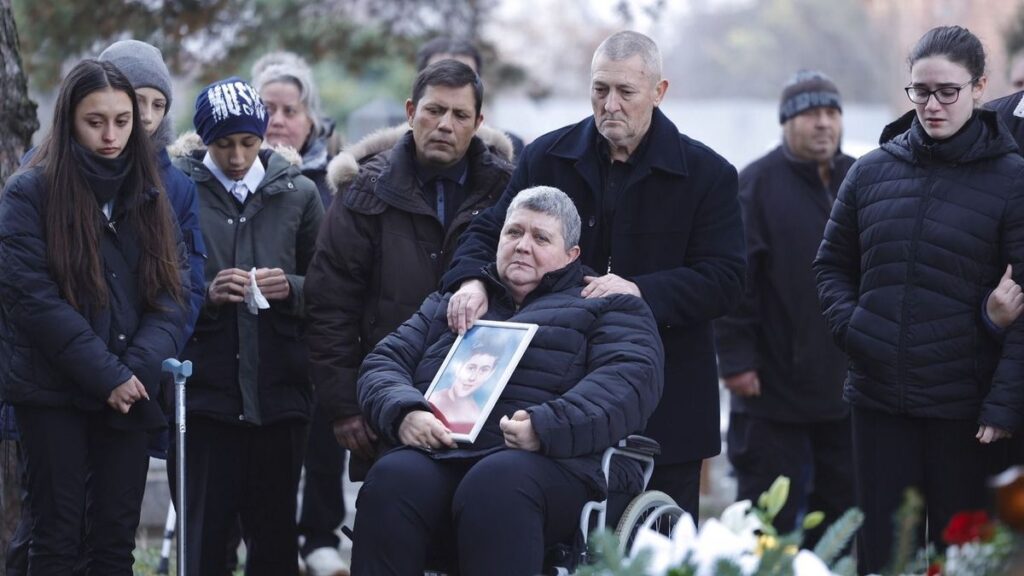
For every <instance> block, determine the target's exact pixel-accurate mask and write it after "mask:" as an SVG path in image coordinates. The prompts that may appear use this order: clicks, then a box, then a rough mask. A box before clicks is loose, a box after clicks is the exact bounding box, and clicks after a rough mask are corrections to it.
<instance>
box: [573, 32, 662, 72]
mask: <svg viewBox="0 0 1024 576" xmlns="http://www.w3.org/2000/svg"><path fill="white" fill-rule="evenodd" d="M602 56H604V57H605V58H608V59H609V60H612V61H615V62H618V61H619V60H628V59H630V58H632V57H633V56H640V59H641V60H643V63H644V72H646V73H648V74H650V75H651V78H652V79H651V82H652V83H657V82H658V81H659V80H661V50H659V49H658V45H657V44H655V43H654V40H651V39H650V38H648V37H647V36H644V35H643V34H641V33H639V32H633V31H632V30H623V31H622V32H616V33H615V34H612V35H611V36H609V37H607V38H605V39H604V42H601V45H600V46H598V47H597V50H594V58H593V60H591V61H590V70H591V71H593V70H594V65H595V64H596V63H597V59H598V58H600V57H602Z"/></svg>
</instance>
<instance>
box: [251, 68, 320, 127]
mask: <svg viewBox="0 0 1024 576" xmlns="http://www.w3.org/2000/svg"><path fill="white" fill-rule="evenodd" d="M275 82H284V83H291V84H294V85H295V86H296V87H297V88H298V89H299V101H300V102H302V104H303V106H305V107H306V114H307V115H309V119H310V120H311V121H312V122H313V135H312V137H313V138H317V137H319V135H320V129H321V128H322V127H323V123H324V120H323V113H322V112H321V109H320V94H319V93H318V92H317V89H316V81H314V80H313V69H312V68H310V67H309V64H307V63H306V61H305V60H304V59H303V58H302V56H299V55H298V54H296V53H294V52H284V51H281V52H270V53H269V54H264V55H263V56H262V57H260V59H259V60H257V61H256V63H255V64H253V65H252V85H253V87H255V88H256V91H257V92H260V93H262V92H263V88H264V87H265V86H266V85H267V84H274V83H275Z"/></svg>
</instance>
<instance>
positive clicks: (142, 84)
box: [99, 40, 171, 109]
mask: <svg viewBox="0 0 1024 576" xmlns="http://www.w3.org/2000/svg"><path fill="white" fill-rule="evenodd" d="M99 59H100V60H104V61H107V62H110V63H112V64H113V65H114V66H117V68H118V69H119V70H121V72H123V73H124V75H125V76H126V77H127V78H128V81H129V82H131V83H132V88H136V89H138V88H155V89H157V90H159V91H160V92H161V93H163V95H164V97H166V98H167V108H168V109H170V107H171V73H170V72H169V71H168V70H167V64H165V63H164V56H163V54H162V53H161V52H160V49H159V48H157V47H156V46H153V45H152V44H146V43H145V42H140V41H138V40H121V41H119V42H114V43H113V44H111V45H110V46H108V47H107V49H106V50H104V51H103V52H101V53H100V57H99Z"/></svg>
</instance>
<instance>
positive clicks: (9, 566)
mask: <svg viewBox="0 0 1024 576" xmlns="http://www.w3.org/2000/svg"><path fill="white" fill-rule="evenodd" d="M24 452H25V451H24V450H23V449H22V448H21V443H20V442H18V450H17V454H16V455H15V457H16V458H17V466H15V468H17V477H18V482H17V484H18V498H19V501H20V502H21V505H20V506H18V510H19V514H18V521H17V526H16V527H15V529H14V532H13V534H11V539H10V542H8V545H7V557H6V558H5V559H4V568H5V569H6V570H7V571H6V572H4V573H3V574H4V576H25V574H28V545H29V541H30V540H29V538H30V536H31V533H32V516H31V515H30V514H29V511H28V505H27V504H26V502H27V501H28V492H27V491H26V490H25V487H26V486H28V478H27V477H26V475H25V454H24Z"/></svg>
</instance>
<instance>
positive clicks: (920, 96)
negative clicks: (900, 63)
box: [904, 78, 977, 104]
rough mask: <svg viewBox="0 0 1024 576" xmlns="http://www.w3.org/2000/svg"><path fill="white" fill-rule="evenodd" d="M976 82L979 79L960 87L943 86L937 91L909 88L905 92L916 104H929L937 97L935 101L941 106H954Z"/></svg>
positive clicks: (919, 87)
mask: <svg viewBox="0 0 1024 576" xmlns="http://www.w3.org/2000/svg"><path fill="white" fill-rule="evenodd" d="M975 81H977V78H971V79H970V80H968V81H967V82H964V83H963V84H961V85H959V86H942V87H941V88H936V89H935V90H929V89H927V88H925V87H924V86H907V87H906V88H904V90H905V91H906V92H907V98H910V101H911V102H913V103H914V104H927V103H928V99H929V98H931V97H932V96H935V100H936V101H938V103H939V104H952V103H954V102H956V101H957V100H958V99H959V98H960V91H961V90H963V89H964V88H966V87H968V86H970V85H971V84H974V82H975Z"/></svg>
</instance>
